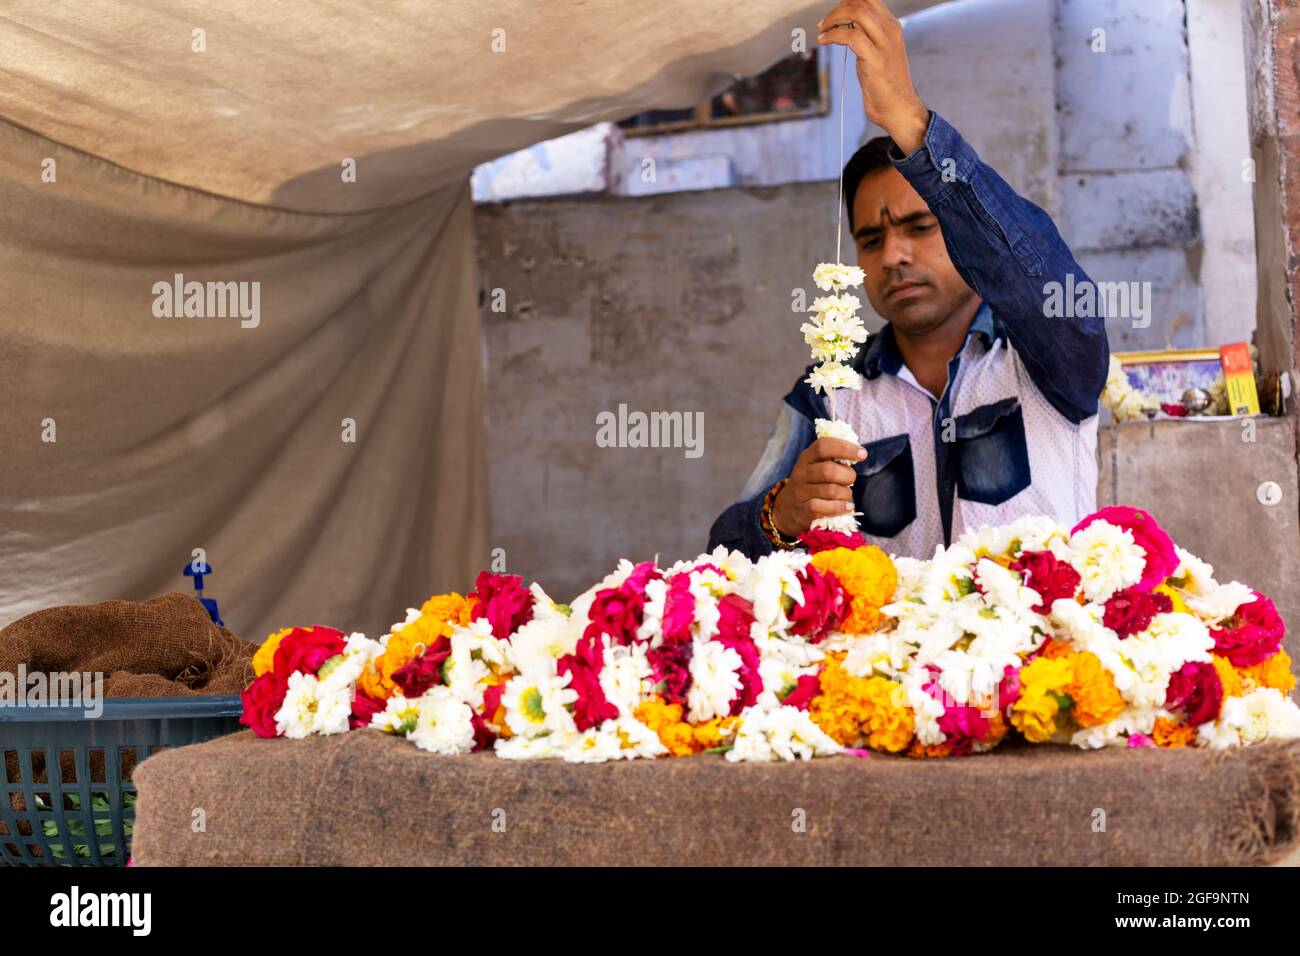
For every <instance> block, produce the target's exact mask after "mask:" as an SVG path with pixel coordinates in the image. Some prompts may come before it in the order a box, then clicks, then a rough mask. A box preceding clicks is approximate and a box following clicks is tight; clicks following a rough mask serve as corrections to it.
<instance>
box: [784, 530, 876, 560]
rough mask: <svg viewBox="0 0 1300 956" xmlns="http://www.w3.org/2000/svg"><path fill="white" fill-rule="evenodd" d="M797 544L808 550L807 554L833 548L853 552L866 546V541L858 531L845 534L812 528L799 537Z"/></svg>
mask: <svg viewBox="0 0 1300 956" xmlns="http://www.w3.org/2000/svg"><path fill="white" fill-rule="evenodd" d="M799 543H800V544H802V545H803V546H804V547H805V548H807V549H808V553H809V554H817V553H818V552H820V551H832V550H834V549H835V548H848V549H849V550H850V551H854V550H856V549H858V548H865V547H866V546H867V539H866V538H864V537H862V534H861V533H860V532H858V531H854V532H853V533H852V534H845V533H844V532H843V531H829V530H827V529H826V528H813V529H811V530H809V531H805V532H804V533H803V534H801V535H799Z"/></svg>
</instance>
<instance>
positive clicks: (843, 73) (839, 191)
mask: <svg viewBox="0 0 1300 956" xmlns="http://www.w3.org/2000/svg"><path fill="white" fill-rule="evenodd" d="M848 69H849V48H848V47H847V46H846V47H845V48H844V56H843V57H842V58H841V59H840V181H839V185H838V186H837V187H836V189H835V264H836V265H841V266H842V265H844V259H843V258H842V257H841V256H840V246H841V244H842V242H843V239H842V236H843V232H844V100H845V99H846V94H847V88H846V87H845V80H846V77H847V76H848ZM826 397H827V398H828V399H830V403H831V421H839V418H840V416H839V415H838V414H836V412H835V389H833V388H828V389H826Z"/></svg>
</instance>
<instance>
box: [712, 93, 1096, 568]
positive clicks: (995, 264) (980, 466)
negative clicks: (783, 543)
mask: <svg viewBox="0 0 1300 956" xmlns="http://www.w3.org/2000/svg"><path fill="white" fill-rule="evenodd" d="M891 159H892V161H893V162H894V166H895V168H896V169H898V171H899V172H900V173H901V174H902V175H903V176H905V177H906V178H907V180H908V182H910V183H911V184H912V187H913V188H914V189H915V190H916V191H917V193H918V194H919V195H920V196H921V198H922V199H924V200H925V201H926V203H927V204H928V205H929V207H930V210H931V212H933V213H934V215H935V217H936V218H937V219H938V220H939V225H940V229H941V230H942V232H943V238H944V243H945V245H946V246H947V248H948V253H949V255H950V256H951V258H952V261H953V264H954V266H955V267H956V268H957V271H958V272H959V273H960V274H961V276H962V278H963V279H964V280H965V281H966V283H967V284H968V285H969V286H970V287H971V288H972V289H973V290H974V291H975V292H976V294H977V295H979V297H980V298H981V299H982V300H983V301H982V305H981V308H980V310H979V312H978V313H977V315H976V317H975V320H974V321H973V322H972V325H971V329H970V332H969V333H968V335H967V339H966V342H965V344H964V346H963V348H962V349H961V350H960V351H959V352H958V353H957V355H955V356H954V357H953V359H952V361H951V362H950V363H949V366H948V385H947V388H946V389H945V390H944V393H943V395H942V396H940V397H939V399H938V400H936V399H935V398H934V396H932V395H930V394H929V393H928V392H926V391H925V390H924V389H922V388H921V387H920V385H919V384H918V383H917V382H916V380H915V379H914V378H913V377H912V375H911V373H910V371H909V370H908V369H907V368H906V366H905V365H904V364H903V361H902V358H901V355H900V354H899V352H898V348H897V345H896V343H895V341H894V337H893V330H892V328H891V327H890V326H889V325H888V324H887V325H886V326H885V328H884V329H883V330H882V331H881V332H879V333H876V334H874V335H872V336H870V337H869V338H868V340H867V342H866V343H865V345H864V346H863V348H862V349H861V350H860V352H859V354H858V355H857V356H856V358H855V359H854V362H853V368H854V369H855V371H857V372H858V374H859V375H860V376H861V385H862V388H861V389H860V390H859V391H852V390H849V389H841V390H839V391H837V392H836V402H837V405H838V411H839V413H840V418H841V419H843V420H845V421H847V422H848V423H849V424H851V425H853V426H854V429H855V430H856V431H857V433H858V436H859V438H860V439H861V441H862V443H863V445H864V446H865V447H866V449H867V459H866V461H863V462H859V463H858V464H857V465H855V470H856V471H857V472H858V478H857V479H856V480H855V481H854V488H853V494H854V502H855V506H856V509H855V510H857V511H859V512H861V514H860V516H859V518H858V522H859V527H860V528H861V529H862V531H863V533H864V535H865V536H866V537H867V539H868V541H871V542H872V543H875V544H879V545H881V546H882V547H884V548H885V550H887V551H889V552H891V553H893V554H896V555H907V556H911V557H920V558H925V557H930V556H931V554H932V553H933V551H934V548H935V547H936V546H938V545H945V546H946V545H948V544H950V543H951V542H952V541H953V540H955V538H956V537H957V536H958V535H959V534H960V533H961V532H962V531H964V530H966V529H967V528H976V527H978V526H979V525H980V524H985V523H987V524H998V523H1004V522H1006V521H1010V520H1012V519H1014V518H1016V517H1020V516H1022V515H1025V514H1048V515H1051V516H1054V517H1056V518H1057V519H1058V520H1060V521H1062V522H1072V521H1074V520H1077V519H1078V518H1080V517H1082V516H1083V515H1085V514H1087V513H1089V512H1090V511H1092V510H1093V508H1094V505H1095V501H1096V474H1097V472H1096V459H1095V450H1096V429H1097V407H1098V405H1097V401H1098V396H1099V395H1100V393H1101V390H1102V387H1103V386H1104V384H1105V381H1106V374H1107V368H1108V364H1109V358H1110V352H1109V348H1108V345H1107V341H1106V329H1105V320H1104V318H1102V317H1095V316H1089V317H1074V315H1073V313H1074V311H1075V310H1071V309H1067V310H1065V311H1066V312H1067V315H1066V316H1065V317H1061V318H1055V317H1053V318H1048V317H1047V312H1048V310H1047V309H1046V308H1045V299H1046V297H1047V294H1048V293H1047V290H1048V288H1050V286H1049V284H1050V283H1053V282H1055V283H1060V285H1061V287H1063V288H1066V289H1071V288H1081V287H1082V286H1083V285H1084V284H1086V283H1091V280H1090V279H1089V278H1088V276H1087V274H1086V273H1085V272H1084V271H1083V269H1082V268H1080V266H1079V264H1078V263H1077V262H1076V261H1075V259H1074V256H1073V254H1072V253H1071V252H1070V250H1069V247H1068V246H1066V244H1065V242H1064V240H1062V239H1061V236H1060V233H1059V232H1058V231H1057V229H1056V226H1055V225H1054V224H1053V222H1052V220H1051V217H1050V216H1048V215H1047V213H1046V212H1044V211H1043V210H1042V209H1041V208H1039V207H1038V206H1036V205H1034V204H1033V203H1032V202H1030V201H1029V200H1027V199H1025V198H1024V197H1022V196H1020V195H1018V194H1017V193H1016V192H1015V190H1013V189H1012V188H1011V187H1010V186H1009V185H1007V183H1006V182H1005V181H1004V180H1003V179H1002V178H1001V177H1000V176H999V175H998V174H997V173H996V172H994V171H993V170H992V169H991V168H990V167H989V166H987V165H985V164H984V163H983V162H982V161H981V160H980V158H979V157H978V156H977V155H976V154H975V151H974V150H973V149H972V148H971V147H970V146H969V144H967V143H966V141H965V140H963V139H962V137H961V136H960V135H959V134H958V133H957V131H956V130H955V129H953V128H952V127H951V126H950V125H948V123H947V122H945V121H944V119H943V118H942V117H941V116H939V115H938V114H937V113H933V114H931V118H930V124H929V127H928V129H927V131H926V135H925V141H924V144H923V145H922V146H921V147H920V148H919V149H918V150H917V151H916V152H915V153H913V154H912V155H911V156H907V157H904V156H902V155H901V154H899V153H898V152H897V151H894V152H893V154H892V155H891ZM946 160H951V162H950V163H947V164H946V168H947V169H948V175H947V176H945V174H944V171H945V161H946ZM1067 277H1068V278H1067ZM1080 311H1082V310H1080ZM812 367H813V366H809V371H811V369H812ZM805 374H806V373H805ZM829 417H830V415H829V413H828V409H827V405H826V401H825V399H824V397H823V396H821V395H818V394H816V393H815V392H813V391H812V389H811V388H810V387H809V386H808V384H807V383H806V382H805V381H804V380H803V379H802V378H801V379H800V380H799V381H797V382H795V384H794V387H793V388H791V389H790V392H789V393H788V394H787V395H786V396H785V399H784V401H783V402H782V405H781V409H780V414H779V416H778V420H777V424H776V427H775V429H774V430H773V432H772V436H771V438H770V439H769V441H768V444H767V447H766V448H765V449H764V451H763V454H762V456H761V458H760V459H759V462H758V465H757V466H756V467H755V469H754V471H753V473H752V474H751V475H750V478H749V480H748V481H747V482H746V484H745V487H744V489H743V490H742V491H741V493H740V498H739V500H737V501H736V502H735V503H734V504H732V505H731V506H730V507H728V508H727V509H726V510H725V511H723V512H722V514H721V515H720V516H719V517H718V519H717V520H716V521H715V522H714V523H713V527H712V529H711V530H710V533H709V544H708V547H709V549H710V550H712V549H713V548H714V547H716V546H717V545H719V544H722V545H726V546H727V547H728V548H733V549H736V550H739V551H742V552H743V553H745V554H746V555H748V556H749V557H750V558H757V557H759V556H760V555H763V554H767V553H770V552H771V551H772V550H773V548H772V544H771V542H770V541H769V540H768V539H767V536H766V535H765V534H764V533H763V530H762V527H761V525H760V517H759V510H760V508H761V505H762V501H763V498H764V497H765V496H766V494H767V492H768V490H769V489H770V488H771V487H772V486H773V485H774V484H775V483H776V482H777V481H779V480H780V479H782V478H785V477H787V476H788V475H789V474H790V472H791V470H792V469H793V468H794V464H795V461H796V460H797V459H798V457H799V455H800V453H801V452H803V450H804V449H805V448H807V447H808V445H810V444H811V443H812V442H813V441H814V439H815V437H816V436H815V433H814V421H815V420H816V419H818V418H829Z"/></svg>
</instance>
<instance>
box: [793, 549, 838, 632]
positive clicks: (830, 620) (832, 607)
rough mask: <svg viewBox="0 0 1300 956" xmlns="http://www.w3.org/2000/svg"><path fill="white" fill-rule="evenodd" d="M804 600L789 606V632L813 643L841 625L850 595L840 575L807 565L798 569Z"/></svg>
mask: <svg viewBox="0 0 1300 956" xmlns="http://www.w3.org/2000/svg"><path fill="white" fill-rule="evenodd" d="M799 583H800V584H801V585H803V603H802V604H796V605H794V607H793V608H791V609H790V612H789V615H788V616H789V618H790V631H791V633H793V634H798V635H800V636H802V637H806V638H807V639H808V642H809V643H811V644H816V643H817V642H819V641H821V640H823V639H824V638H826V637H827V636H828V635H829V634H830V633H831V631H833V630H835V629H836V628H837V627H839V626H840V624H841V622H843V620H844V616H845V615H846V614H848V613H849V596H848V594H847V593H846V592H845V590H844V587H843V585H841V584H840V581H839V578H837V577H835V575H834V574H833V573H831V572H830V571H822V570H821V569H819V568H818V567H817V566H816V565H814V564H809V565H808V566H807V567H805V568H804V569H803V570H802V571H800V572H799Z"/></svg>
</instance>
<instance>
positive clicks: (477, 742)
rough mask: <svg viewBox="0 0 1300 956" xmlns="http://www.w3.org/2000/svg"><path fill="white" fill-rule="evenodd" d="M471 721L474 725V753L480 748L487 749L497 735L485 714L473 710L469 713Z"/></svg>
mask: <svg viewBox="0 0 1300 956" xmlns="http://www.w3.org/2000/svg"><path fill="white" fill-rule="evenodd" d="M469 719H470V723H471V724H473V725H474V750H473V752H474V753H478V752H479V751H480V750H487V749H488V748H489V747H491V746H492V741H494V740H496V739H497V735H496V734H494V733H493V732H492V728H491V727H489V726H488V725H487V722H486V721H485V720H484V719H483V716H482V715H481V714H480V713H479V712H478V711H471V712H470V715H469Z"/></svg>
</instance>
